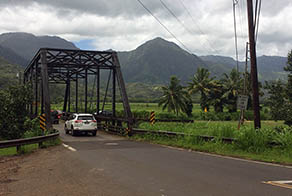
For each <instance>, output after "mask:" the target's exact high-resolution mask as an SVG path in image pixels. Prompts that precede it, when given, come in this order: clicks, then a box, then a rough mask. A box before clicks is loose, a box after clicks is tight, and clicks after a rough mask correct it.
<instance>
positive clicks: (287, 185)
mask: <svg viewBox="0 0 292 196" xmlns="http://www.w3.org/2000/svg"><path fill="white" fill-rule="evenodd" d="M262 183H264V184H270V185H274V186H279V187H283V188H288V189H292V185H290V183H292V180H291V181H289V180H282V181H266V182H265V181H263V182H262Z"/></svg>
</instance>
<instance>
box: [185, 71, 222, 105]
mask: <svg viewBox="0 0 292 196" xmlns="http://www.w3.org/2000/svg"><path fill="white" fill-rule="evenodd" d="M209 76H210V72H209V70H208V69H205V68H198V69H197V72H196V74H195V75H194V77H193V78H192V81H191V82H189V83H188V87H187V88H188V92H189V94H195V93H198V92H199V93H200V94H201V98H200V105H201V108H202V110H204V109H205V108H207V110H209V103H208V102H209V99H208V94H209V93H210V92H211V90H212V88H213V87H214V86H216V84H215V81H214V77H212V78H209Z"/></svg>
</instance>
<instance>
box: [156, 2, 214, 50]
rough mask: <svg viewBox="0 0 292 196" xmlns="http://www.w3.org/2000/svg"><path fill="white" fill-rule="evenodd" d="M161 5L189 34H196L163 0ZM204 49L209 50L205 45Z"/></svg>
mask: <svg viewBox="0 0 292 196" xmlns="http://www.w3.org/2000/svg"><path fill="white" fill-rule="evenodd" d="M160 3H161V4H162V5H163V7H164V8H165V9H166V10H167V11H168V12H169V13H170V14H171V15H172V16H173V17H174V18H175V19H176V20H177V21H178V22H179V23H180V24H181V26H182V27H183V28H184V29H185V30H186V31H187V32H188V33H189V34H194V32H192V31H191V30H190V29H189V28H187V27H186V25H185V24H184V23H183V22H182V21H181V20H180V19H179V18H178V17H177V16H176V14H175V13H174V12H173V11H172V10H171V9H170V8H169V7H168V6H167V5H166V4H165V3H164V2H163V0H160ZM203 47H205V49H207V50H208V48H206V46H205V45H203ZM211 49H212V50H214V49H213V48H211ZM214 52H217V51H216V50H214Z"/></svg>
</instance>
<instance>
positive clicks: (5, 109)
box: [0, 85, 32, 140]
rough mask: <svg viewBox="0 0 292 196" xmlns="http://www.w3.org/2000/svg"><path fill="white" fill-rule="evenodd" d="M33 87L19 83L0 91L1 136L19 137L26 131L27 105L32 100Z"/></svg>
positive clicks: (6, 137) (7, 137)
mask: <svg viewBox="0 0 292 196" xmlns="http://www.w3.org/2000/svg"><path fill="white" fill-rule="evenodd" d="M31 95H32V93H31V88H30V87H29V86H27V85H26V86H24V85H17V86H11V87H9V88H8V89H5V90H1V91H0V108H1V110H0V138H2V139H6V140H9V139H18V138H21V137H23V135H24V132H25V127H24V122H25V119H26V118H27V117H28V111H27V108H26V105H28V104H29V103H30V102H31Z"/></svg>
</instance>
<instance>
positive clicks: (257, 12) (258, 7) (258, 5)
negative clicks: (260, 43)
mask: <svg viewBox="0 0 292 196" xmlns="http://www.w3.org/2000/svg"><path fill="white" fill-rule="evenodd" d="M261 6H262V1H261V0H257V1H256V9H255V21H254V24H255V25H254V29H255V43H256V42H257V38H258V32H259V23H260V13H261Z"/></svg>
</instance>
